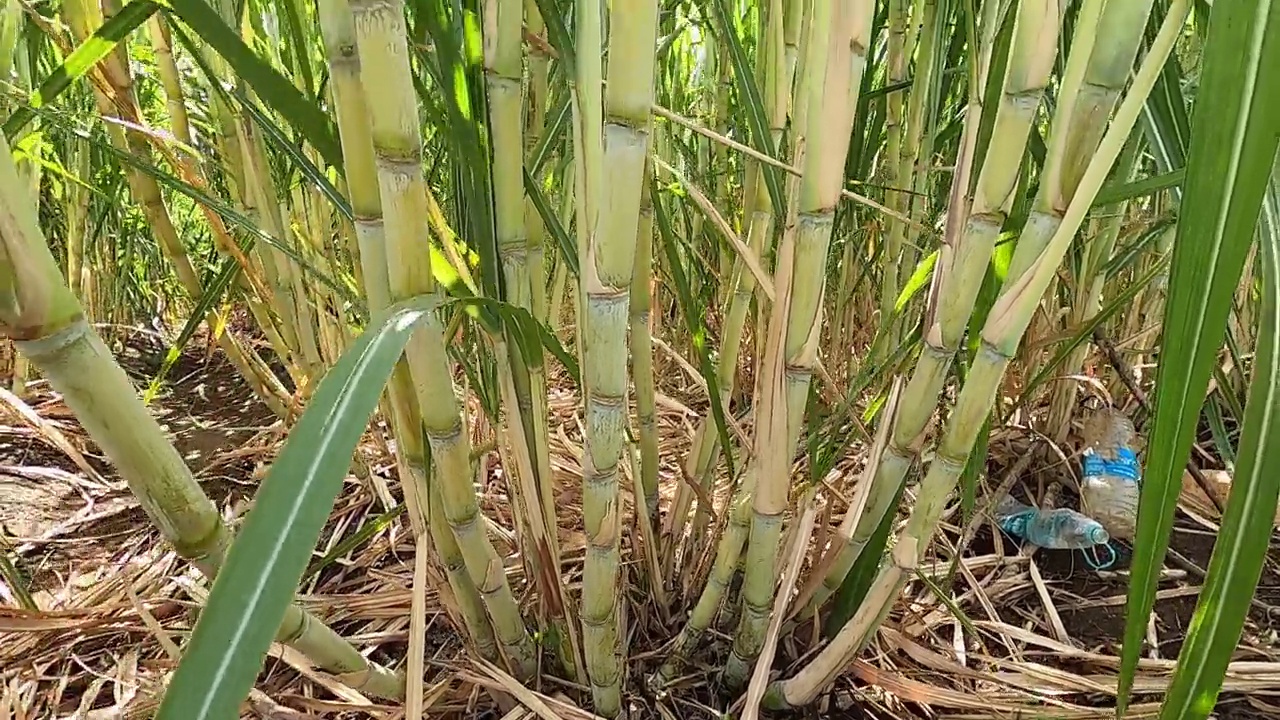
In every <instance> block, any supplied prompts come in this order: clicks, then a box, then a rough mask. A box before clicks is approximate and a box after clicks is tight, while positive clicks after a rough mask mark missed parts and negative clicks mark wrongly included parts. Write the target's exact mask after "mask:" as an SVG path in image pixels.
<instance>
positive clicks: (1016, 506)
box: [995, 495, 1111, 550]
mask: <svg viewBox="0 0 1280 720" xmlns="http://www.w3.org/2000/svg"><path fill="white" fill-rule="evenodd" d="M995 519H996V522H997V523H998V524H999V525H1000V529H1001V530H1004V531H1005V532H1007V533H1009V534H1010V535H1013V536H1014V537H1020V538H1022V539H1023V540H1026V541H1027V542H1029V543H1031V544H1032V545H1039V546H1040V547H1042V548H1048V549H1051V550H1086V549H1088V548H1092V547H1093V546H1095V545H1104V544H1106V543H1107V542H1108V541H1109V540H1110V539H1111V538H1110V536H1109V535H1108V534H1107V530H1106V528H1104V527H1103V526H1102V524H1101V523H1099V522H1098V521H1097V520H1094V519H1093V518H1091V517H1087V516H1085V515H1082V514H1080V513H1078V512H1076V511H1075V510H1072V509H1070V508H1054V509H1053V510H1041V509H1040V508H1037V507H1032V506H1030V505H1026V504H1024V503H1020V502H1018V501H1017V500H1015V499H1014V498H1013V497H1012V496H1009V495H1006V496H1005V497H1004V499H1002V500H1001V501H1000V504H999V505H997V506H996V510H995Z"/></svg>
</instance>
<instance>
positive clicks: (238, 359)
mask: <svg viewBox="0 0 1280 720" xmlns="http://www.w3.org/2000/svg"><path fill="white" fill-rule="evenodd" d="M62 10H63V16H64V17H65V18H66V20H67V22H68V24H69V25H70V26H71V30H72V34H73V35H74V36H75V37H76V38H77V40H79V41H80V42H83V41H84V40H85V39H86V38H88V37H89V36H90V35H92V33H93V32H94V31H95V30H96V29H97V28H98V27H101V25H102V23H103V21H104V17H103V14H102V10H101V9H100V8H99V7H98V6H97V5H96V4H94V3H91V2H89V1H88V0H69V1H68V2H66V3H64V4H63V6H62ZM128 68H129V64H128V58H127V55H126V54H125V48H124V47H123V45H118V46H117V47H116V49H115V51H114V52H113V53H112V54H111V55H109V56H108V57H107V58H106V59H105V60H104V61H103V63H102V66H101V70H102V73H103V76H104V78H105V79H106V81H107V83H108V84H109V85H110V86H111V87H112V90H113V91H114V98H111V97H108V96H107V94H106V93H105V92H104V91H103V90H102V89H101V88H100V87H99V86H98V85H96V84H94V85H93V89H94V96H95V100H96V101H97V104H98V109H99V112H100V114H102V115H103V117H104V118H107V117H117V116H123V117H124V119H125V120H128V121H131V122H133V123H135V124H137V125H138V126H141V125H142V121H141V116H140V113H139V112H138V106H137V102H136V100H135V99H134V95H133V78H132V75H131V74H130V73H129V69H128ZM107 134H108V136H109V137H110V139H111V142H112V145H114V146H115V147H116V148H117V149H119V150H122V151H126V152H129V153H130V154H132V155H134V156H135V157H139V158H144V159H145V158H149V157H150V156H151V153H150V149H149V147H148V145H147V141H146V140H145V139H144V138H143V137H142V136H141V135H140V134H138V133H132V132H131V133H127V134H126V132H125V131H124V129H123V128H122V127H121V125H120V124H119V123H115V122H109V123H107ZM125 175H126V179H127V180H128V182H129V188H130V191H131V194H132V195H133V197H134V199H135V200H136V201H137V202H138V204H139V205H140V206H141V209H142V212H143V215H144V216H146V218H147V221H148V224H149V225H150V227H151V231H152V232H153V233H154V234H155V236H156V239H157V240H158V241H159V243H160V247H161V250H162V251H163V252H164V253H165V256H166V257H167V258H168V259H169V261H170V262H171V263H173V267H174V271H175V274H177V276H178V279H179V280H180V281H181V283H182V285H183V288H184V289H185V290H186V291H187V293H188V294H189V295H190V296H191V299H192V300H193V301H198V300H199V298H200V295H201V294H202V292H203V288H202V286H201V284H200V277H199V275H198V274H197V273H196V271H195V268H194V267H193V266H192V264H191V259H190V258H189V257H188V256H187V253H186V250H185V248H184V246H183V244H182V240H181V239H180V238H179V237H178V231H177V228H176V227H174V224H173V220H172V219H171V217H170V215H169V210H168V207H167V206H166V205H165V202H164V197H163V195H162V194H161V192H160V185H159V183H158V182H156V180H155V178H153V177H152V176H150V175H148V174H146V173H143V172H139V171H135V170H132V169H130V170H126V173H125ZM217 322H218V321H217V318H216V316H215V315H214V314H213V313H210V314H209V315H208V316H207V317H206V323H208V325H209V326H210V327H216V326H217ZM218 344H219V346H220V347H221V348H222V350H223V352H224V353H225V354H226V355H227V359H228V360H229V361H230V362H231V363H232V365H233V366H235V368H236V369H237V371H238V372H239V373H240V375H241V376H242V377H244V379H245V380H246V381H247V382H248V383H249V385H250V387H252V388H253V389H254V391H255V392H256V393H257V394H258V396H259V397H260V398H261V399H262V400H263V401H264V402H265V403H266V404H267V405H268V407H270V408H271V409H272V410H274V411H275V412H276V414H277V415H280V416H281V417H283V416H285V415H287V413H288V410H287V406H288V400H287V398H288V393H287V392H286V391H285V390H284V387H283V386H282V385H281V384H280V382H279V380H278V379H277V378H276V377H275V376H274V375H271V374H269V373H267V374H264V373H262V372H260V371H259V370H258V369H257V368H259V367H261V366H264V365H265V364H262V365H259V363H261V359H260V358H257V353H255V352H254V351H253V349H252V348H250V347H246V346H244V345H241V344H240V343H239V342H237V341H236V339H235V338H234V337H233V336H232V335H231V334H230V333H219V334H218Z"/></svg>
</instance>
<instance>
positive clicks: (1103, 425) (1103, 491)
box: [1080, 409, 1142, 540]
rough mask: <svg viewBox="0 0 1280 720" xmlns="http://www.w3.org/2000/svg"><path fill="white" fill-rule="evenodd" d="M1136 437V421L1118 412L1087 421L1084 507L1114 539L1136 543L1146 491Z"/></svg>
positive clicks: (1106, 411) (1099, 413) (1102, 413)
mask: <svg viewBox="0 0 1280 720" xmlns="http://www.w3.org/2000/svg"><path fill="white" fill-rule="evenodd" d="M1135 436H1136V433H1135V432H1134V429H1133V421H1131V420H1130V419H1129V418H1127V417H1125V416H1124V415H1122V414H1120V412H1119V411H1116V410H1111V409H1103V410H1099V411H1097V412H1096V413H1094V414H1093V415H1092V416H1091V417H1089V418H1088V419H1087V420H1086V421H1085V427H1084V442H1085V449H1084V456H1083V458H1082V460H1081V465H1082V470H1083V475H1084V478H1083V480H1082V482H1081V484H1080V499H1081V501H1082V506H1083V509H1084V512H1085V513H1086V514H1088V515H1089V517H1092V518H1094V519H1096V520H1097V521H1098V522H1100V523H1102V526H1103V527H1104V528H1106V529H1107V532H1108V533H1109V534H1110V535H1111V536H1112V537H1114V538H1119V539H1122V540H1132V539H1133V534H1134V527H1135V526H1136V525H1137V520H1138V495H1139V493H1140V491H1141V489H1142V470H1141V468H1140V467H1139V465H1138V455H1137V453H1135V452H1134V450H1133V443H1134V438H1135Z"/></svg>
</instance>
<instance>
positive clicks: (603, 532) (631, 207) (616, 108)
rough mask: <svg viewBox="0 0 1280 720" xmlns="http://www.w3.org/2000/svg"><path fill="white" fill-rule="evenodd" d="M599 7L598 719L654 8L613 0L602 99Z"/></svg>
mask: <svg viewBox="0 0 1280 720" xmlns="http://www.w3.org/2000/svg"><path fill="white" fill-rule="evenodd" d="M600 10H601V8H600V3H597V2H594V0H585V1H584V2H580V3H578V5H577V16H576V19H575V24H576V26H577V32H578V44H577V51H578V54H577V57H576V66H577V68H576V69H577V82H576V87H575V88H574V91H575V113H574V114H575V138H576V145H577V152H575V157H577V156H579V155H582V156H585V157H584V160H585V161H584V162H581V163H580V166H579V168H578V171H579V174H580V175H579V177H580V180H579V189H580V190H581V191H582V192H581V193H579V197H578V206H579V210H578V232H579V245H578V247H579V256H580V258H579V268H580V277H579V299H578V301H579V303H580V307H581V311H582V312H581V314H580V315H579V316H578V333H577V335H578V343H579V352H580V355H581V358H582V375H583V394H584V399H585V406H586V407H585V411H584V417H585V425H586V428H585V438H584V448H583V462H582V465H583V467H582V478H583V481H582V484H583V498H582V503H583V509H582V514H583V526H584V529H585V531H586V536H587V553H586V559H585V562H584V565H583V591H582V627H583V643H584V651H585V656H586V669H587V678H588V680H589V681H590V685H591V694H592V700H593V704H594V707H595V712H596V713H597V714H598V715H602V716H604V717H608V718H612V717H616V716H617V715H618V714H619V713H620V712H621V704H622V698H621V681H622V662H621V648H620V632H619V628H618V620H619V618H618V597H619V590H618V575H619V569H620V563H619V539H620V536H621V532H622V522H621V521H622V498H621V495H620V493H619V491H618V472H619V469H618V466H619V462H620V460H621V457H622V449H623V433H624V428H625V427H626V422H627V419H626V418H627V405H628V403H627V389H628V388H627V385H628V383H627V325H628V318H627V315H628V313H627V308H628V305H629V294H630V289H631V278H632V274H633V269H634V265H635V254H636V235H637V232H638V228H639V220H640V196H641V188H642V186H643V184H644V181H645V174H644V169H645V162H646V158H647V156H648V152H649V112H650V108H651V107H652V105H653V97H654V91H653V84H654V80H653V76H654V66H655V61H654V56H655V48H656V45H657V25H658V6H657V3H656V2H655V0H617V1H616V2H614V3H613V6H612V8H611V10H612V13H611V17H610V22H609V69H608V83H607V89H606V90H605V91H604V92H603V103H601V102H600V100H599V98H600V97H601V82H600V52H599V49H600V35H601V32H602V24H603V23H602V18H601V17H600Z"/></svg>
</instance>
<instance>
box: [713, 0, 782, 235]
mask: <svg viewBox="0 0 1280 720" xmlns="http://www.w3.org/2000/svg"><path fill="white" fill-rule="evenodd" d="M712 6H713V9H714V11H715V17H716V28H715V29H716V30H717V31H718V32H719V38H718V39H719V40H720V41H721V42H723V43H726V44H727V45H728V47H729V59H730V61H732V62H733V78H734V81H735V82H736V83H737V86H738V93H739V95H740V96H741V98H742V101H743V103H744V104H745V105H746V112H747V127H749V128H750V129H751V132H750V139H751V146H752V147H753V148H754V149H756V150H758V151H760V152H762V153H764V154H765V155H768V156H769V157H771V158H776V157H777V148H775V147H774V146H773V135H772V134H771V133H770V132H769V120H768V115H767V114H766V113H765V109H764V99H763V97H762V96H761V94H760V87H759V85H757V84H756V76H755V72H754V71H753V70H752V67H751V63H750V62H749V61H748V60H747V51H746V48H744V47H743V46H742V38H741V37H740V36H739V35H738V31H737V29H736V28H735V27H734V23H733V16H732V14H731V13H730V11H729V6H728V3H727V2H726V0H712ZM760 173H761V175H762V176H763V177H764V184H765V187H766V188H767V189H768V191H769V200H770V201H771V202H772V203H773V214H774V217H780V218H782V217H786V216H787V206H786V203H785V202H784V199H783V198H784V195H783V194H782V179H781V178H780V177H779V172H778V169H777V168H776V167H774V166H772V165H765V164H761V166H760Z"/></svg>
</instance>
